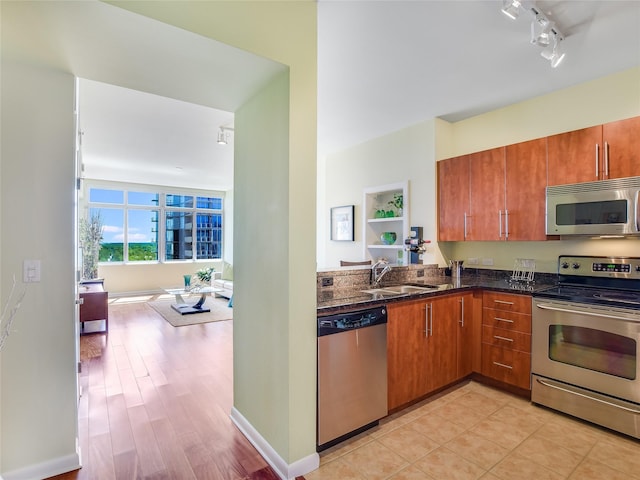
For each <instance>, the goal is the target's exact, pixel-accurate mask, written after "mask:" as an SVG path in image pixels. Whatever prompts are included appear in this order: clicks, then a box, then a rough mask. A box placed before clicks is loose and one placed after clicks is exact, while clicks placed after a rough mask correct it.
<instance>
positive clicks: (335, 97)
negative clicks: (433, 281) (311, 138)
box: [318, 0, 640, 152]
mask: <svg viewBox="0 0 640 480" xmlns="http://www.w3.org/2000/svg"><path fill="white" fill-rule="evenodd" d="M523 3H524V2H523ZM536 4H537V6H538V7H539V8H540V9H541V10H542V11H543V13H545V14H546V15H547V17H548V18H549V19H550V20H551V21H554V22H555V23H556V26H557V27H558V28H559V30H560V31H561V32H562V33H563V34H564V35H565V37H566V39H565V40H564V41H563V42H561V43H562V46H563V48H564V50H565V51H566V58H565V60H564V61H563V63H562V64H561V65H560V66H558V67H557V68H555V69H554V68H551V67H550V63H549V62H548V61H546V60H544V59H543V58H542V57H541V56H540V51H541V49H540V47H537V46H534V45H531V44H530V24H531V20H532V18H533V16H532V15H524V14H521V15H520V16H519V17H518V19H517V20H515V21H514V20H511V19H510V18H508V17H507V16H506V15H504V14H502V12H501V11H500V9H501V7H502V0H493V1H479V0H474V1H433V0H425V1H400V0H398V1H341V0H338V1H336V0H320V2H319V4H318V25H319V27H318V37H319V38H318V144H319V146H320V148H321V149H323V150H324V151H326V152H332V151H336V150H340V149H343V148H345V147H348V146H352V145H355V144H358V143H361V142H364V141H367V140H370V139H371V138H375V137H378V136H380V135H384V134H386V133H390V132H392V131H396V130H399V129H402V128H405V127H407V126H409V125H412V124H415V123H418V122H420V121H423V120H426V119H432V118H436V117H439V118H442V119H444V120H448V121H452V122H454V121H458V120H462V119H464V118H468V117H471V116H474V115H477V114H480V113H484V112H487V111H491V110H494V109H496V108H500V107H504V106H506V105H509V104H512V103H517V102H521V101H523V100H527V99H530V98H533V97H536V96H539V95H543V94H546V93H549V92H552V91H555V90H559V89H562V88H566V87H570V86H572V85H576V84H579V83H582V82H586V81H589V80H592V79H595V78H598V77H603V76H606V75H609V74H611V73H614V72H619V71H622V70H625V69H628V68H631V67H634V66H638V65H640V2H639V1H638V0H632V1H609V0H606V1H595V0H587V1H581V0H564V1H538V2H536Z"/></svg>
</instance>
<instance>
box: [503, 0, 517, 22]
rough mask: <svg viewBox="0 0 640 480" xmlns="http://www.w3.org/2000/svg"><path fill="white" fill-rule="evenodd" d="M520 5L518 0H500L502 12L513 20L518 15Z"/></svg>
mask: <svg viewBox="0 0 640 480" xmlns="http://www.w3.org/2000/svg"><path fill="white" fill-rule="evenodd" d="M521 6H522V3H521V2H520V0H502V13H504V14H505V15H506V16H507V17H509V18H512V19H514V20H515V19H516V18H518V15H520V7H521Z"/></svg>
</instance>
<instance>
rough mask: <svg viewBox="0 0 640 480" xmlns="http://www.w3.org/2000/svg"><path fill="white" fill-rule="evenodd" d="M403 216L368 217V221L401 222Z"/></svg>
mask: <svg viewBox="0 0 640 480" xmlns="http://www.w3.org/2000/svg"><path fill="white" fill-rule="evenodd" d="M403 220H404V217H384V218H369V219H368V220H367V222H369V223H384V222H402V221H403Z"/></svg>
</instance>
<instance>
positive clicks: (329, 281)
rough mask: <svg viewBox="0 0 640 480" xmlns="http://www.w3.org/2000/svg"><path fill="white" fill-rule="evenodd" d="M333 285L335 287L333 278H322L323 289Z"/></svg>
mask: <svg viewBox="0 0 640 480" xmlns="http://www.w3.org/2000/svg"><path fill="white" fill-rule="evenodd" d="M331 285H333V277H323V278H322V286H323V287H330V286H331Z"/></svg>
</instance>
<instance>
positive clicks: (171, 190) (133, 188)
mask: <svg viewBox="0 0 640 480" xmlns="http://www.w3.org/2000/svg"><path fill="white" fill-rule="evenodd" d="M91 189H104V190H116V191H121V192H123V194H124V198H123V203H104V202H91V201H90V193H91ZM83 190H84V195H83V196H85V195H86V201H85V202H84V208H83V210H84V211H85V213H88V212H89V211H90V210H91V209H93V208H100V209H108V208H113V209H120V210H122V211H123V225H122V228H123V239H122V247H123V252H122V258H123V260H122V261H118V262H104V261H101V262H99V264H100V265H118V264H120V265H144V264H163V263H166V264H170V263H189V262H190V263H204V262H211V261H216V260H222V259H223V258H224V238H225V235H224V225H225V218H224V213H225V210H224V204H225V192H223V191H217V190H200V189H189V188H179V187H165V186H154V185H142V184H132V183H121V182H108V181H95V180H85V182H84V189H83ZM129 192H140V193H151V194H158V205H157V206H156V207H152V206H149V205H135V204H134V205H130V204H129V203H128V197H129ZM168 195H182V196H188V197H193V206H192V207H173V206H167V205H166V199H167V196H168ZM198 197H206V198H214V199H220V208H219V209H215V208H213V209H212V208H198V201H197V199H198ZM129 210H143V211H156V212H157V216H158V223H157V225H158V228H157V240H158V241H157V245H158V252H157V257H158V258H157V259H156V260H129V240H128V236H129V225H128V220H129V213H128V212H129ZM170 211H171V212H175V211H179V212H190V213H191V214H192V216H193V223H192V229H191V238H192V243H191V258H184V259H167V258H166V245H167V237H166V213H167V212H170ZM198 214H201V215H202V214H205V215H211V214H214V215H220V227H219V228H220V233H219V236H220V239H219V241H218V243H219V254H218V257H216V258H198V245H197V244H198V242H199V240H198V226H197V216H198Z"/></svg>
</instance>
